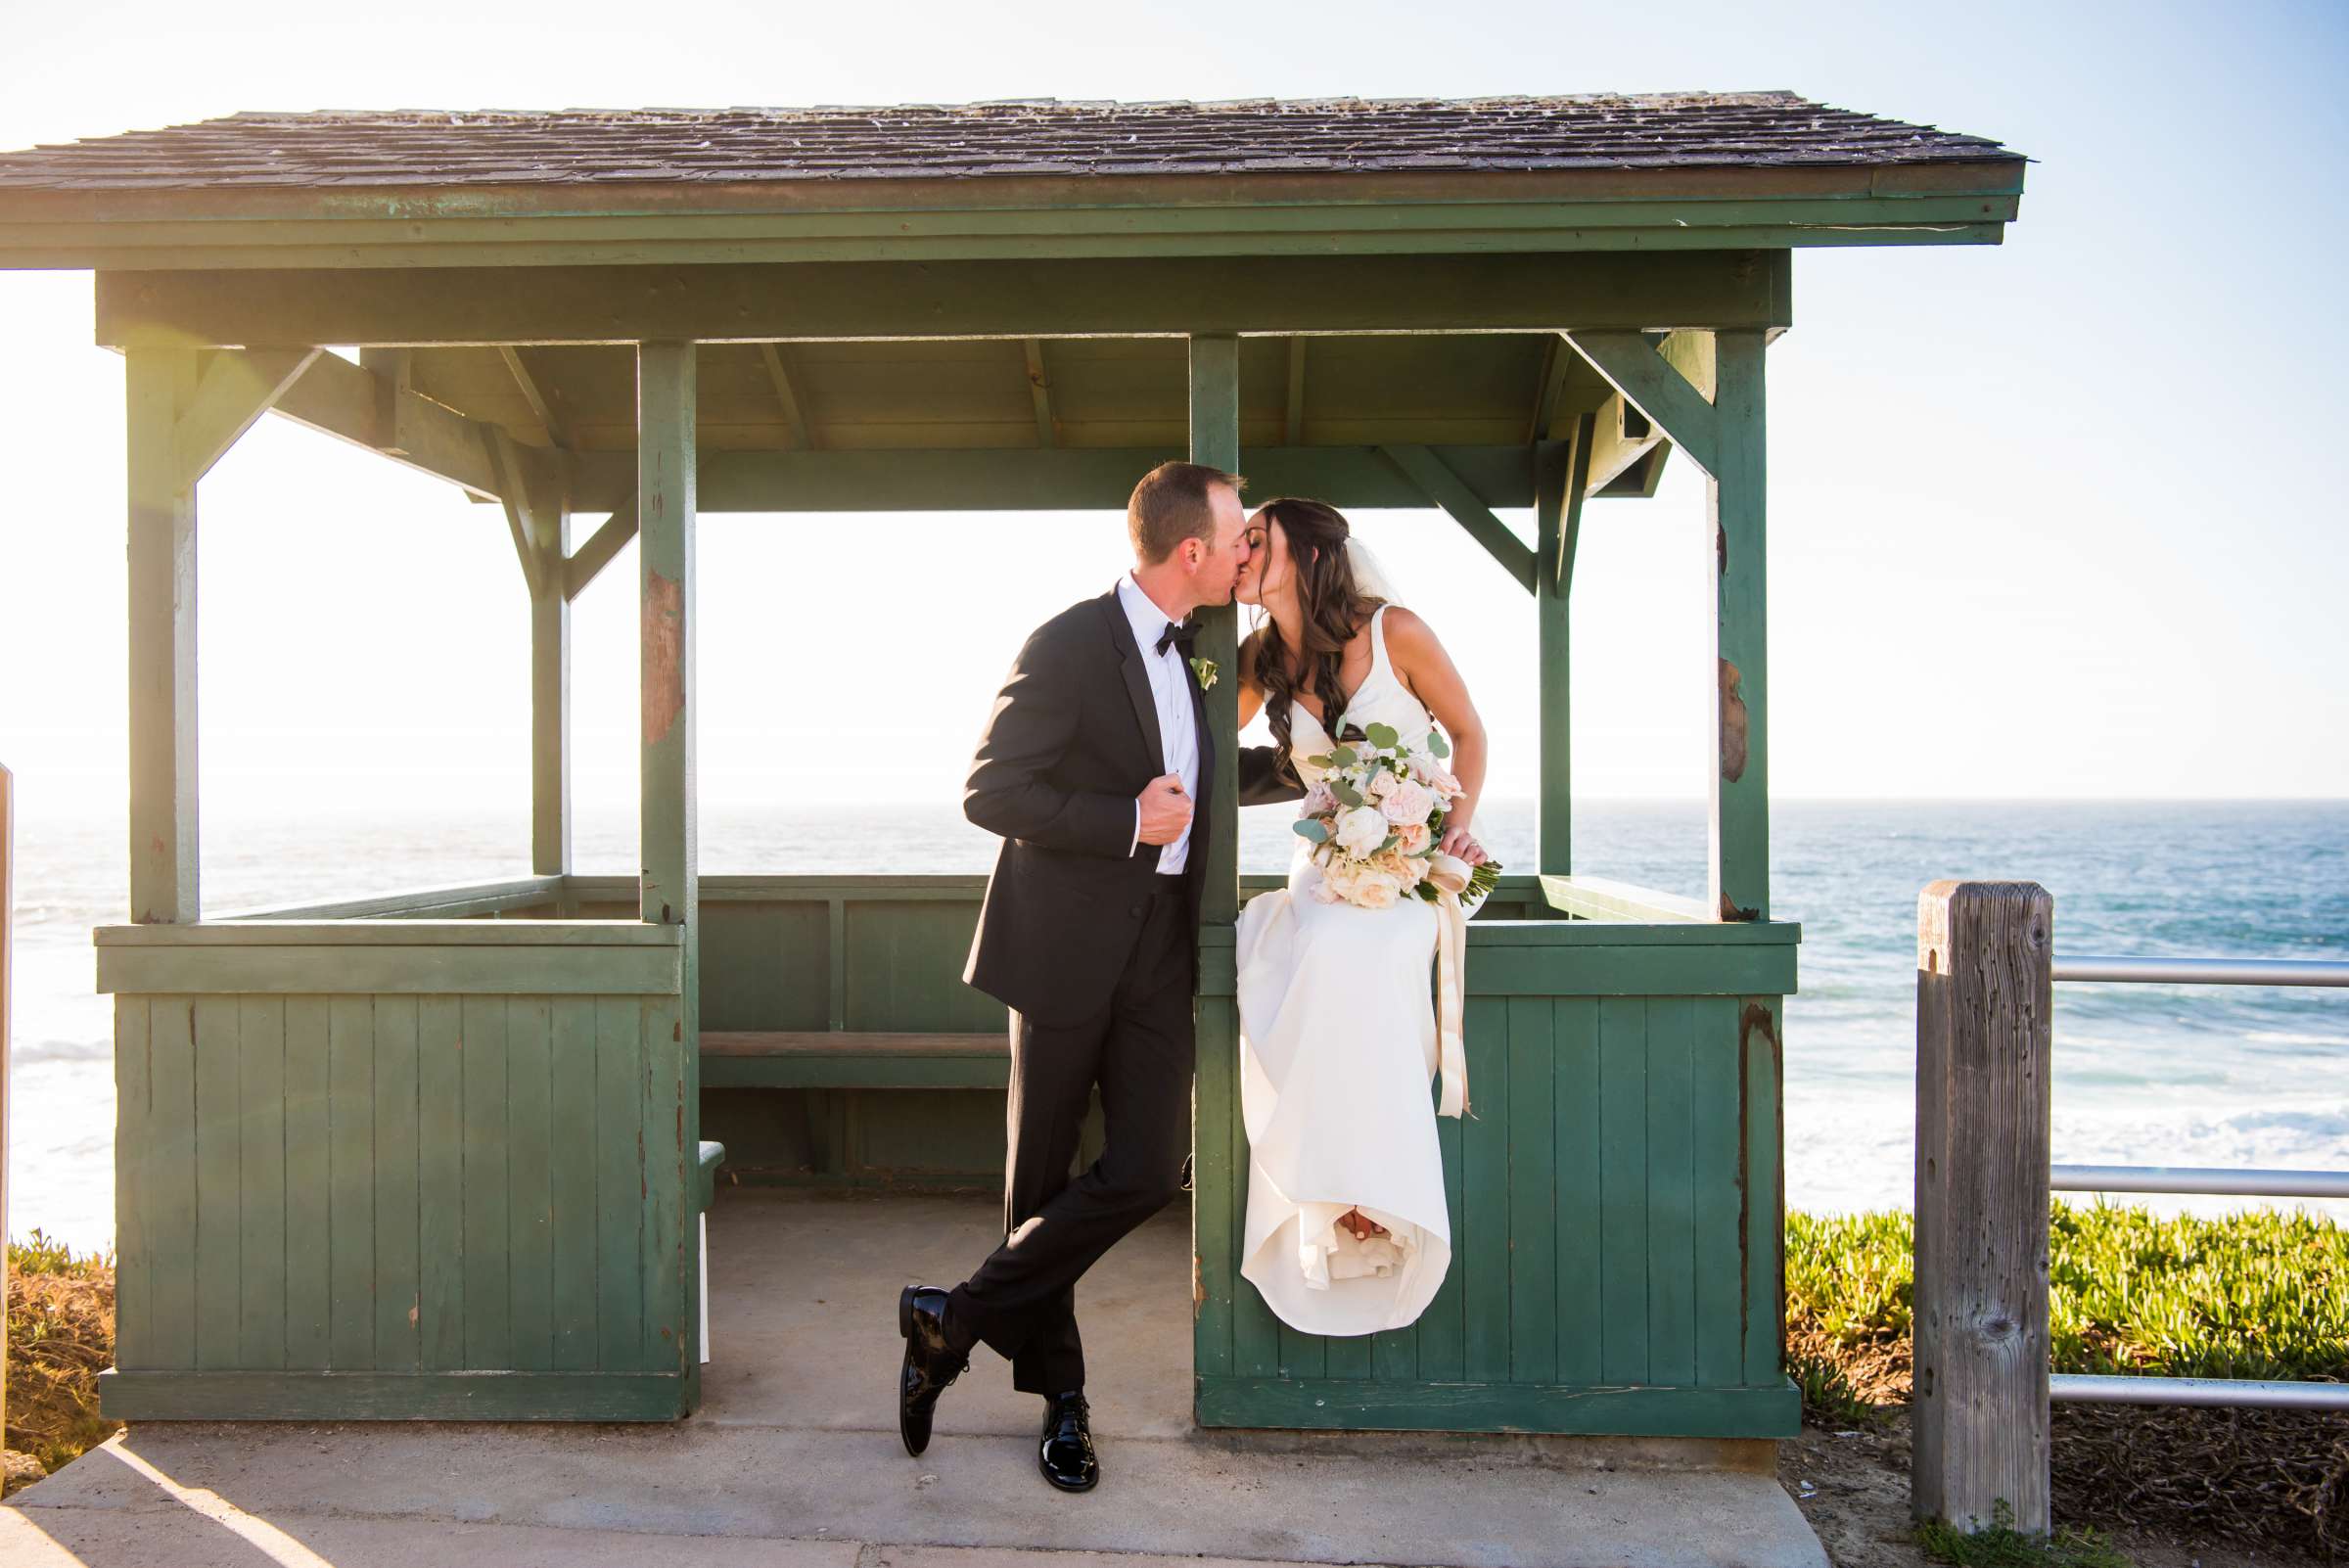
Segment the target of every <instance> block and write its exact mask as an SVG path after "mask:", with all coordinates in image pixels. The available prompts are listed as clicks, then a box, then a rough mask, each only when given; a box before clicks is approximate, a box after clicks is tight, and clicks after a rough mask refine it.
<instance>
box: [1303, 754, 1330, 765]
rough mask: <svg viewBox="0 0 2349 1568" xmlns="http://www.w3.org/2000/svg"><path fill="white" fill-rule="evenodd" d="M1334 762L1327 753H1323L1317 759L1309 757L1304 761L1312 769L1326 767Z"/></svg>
mask: <svg viewBox="0 0 2349 1568" xmlns="http://www.w3.org/2000/svg"><path fill="white" fill-rule="evenodd" d="M1306 761H1307V762H1309V763H1311V764H1312V765H1313V766H1314V767H1327V766H1329V765H1330V763H1331V762H1332V761H1335V759H1334V758H1332V757H1331V756H1330V755H1329V753H1327V752H1323V753H1322V754H1321V755H1320V756H1318V757H1309V758H1307V759H1306Z"/></svg>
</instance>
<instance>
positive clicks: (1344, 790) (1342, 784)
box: [1329, 778, 1362, 806]
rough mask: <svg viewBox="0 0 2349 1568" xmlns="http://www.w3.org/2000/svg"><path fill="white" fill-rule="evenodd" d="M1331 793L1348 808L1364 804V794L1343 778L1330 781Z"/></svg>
mask: <svg viewBox="0 0 2349 1568" xmlns="http://www.w3.org/2000/svg"><path fill="white" fill-rule="evenodd" d="M1329 793H1330V794H1332V795H1335V796H1336V797H1337V798H1338V799H1339V800H1341V801H1343V802H1345V803H1346V804H1347V805H1348V806H1359V805H1361V804H1362V792H1361V791H1360V790H1358V789H1356V788H1355V787H1354V786H1353V785H1351V784H1349V783H1347V782H1346V781H1345V780H1344V779H1342V778H1333V779H1331V780H1330V781H1329Z"/></svg>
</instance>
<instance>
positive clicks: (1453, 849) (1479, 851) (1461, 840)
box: [1436, 825, 1493, 865]
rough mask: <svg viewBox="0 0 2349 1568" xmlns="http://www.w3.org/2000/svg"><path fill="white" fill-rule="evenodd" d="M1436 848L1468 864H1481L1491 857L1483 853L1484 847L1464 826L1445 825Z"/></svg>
mask: <svg viewBox="0 0 2349 1568" xmlns="http://www.w3.org/2000/svg"><path fill="white" fill-rule="evenodd" d="M1436 848H1437V849H1439V850H1441V851H1443V852H1444V853H1446V854H1456V855H1458V856H1459V857H1460V858H1461V859H1463V860H1465V861H1467V862H1468V863H1469V864H1470V865H1482V864H1484V863H1485V862H1486V861H1487V860H1490V859H1492V858H1493V857H1492V856H1491V855H1489V854H1487V853H1485V847H1484V846H1483V845H1481V844H1479V843H1477V842H1476V840H1475V839H1474V838H1473V837H1471V836H1470V835H1469V832H1468V829H1467V828H1466V827H1465V826H1456V827H1455V826H1451V825H1447V826H1446V827H1445V829H1444V837H1443V839H1442V841H1441V842H1440V843H1438V844H1437V846H1436Z"/></svg>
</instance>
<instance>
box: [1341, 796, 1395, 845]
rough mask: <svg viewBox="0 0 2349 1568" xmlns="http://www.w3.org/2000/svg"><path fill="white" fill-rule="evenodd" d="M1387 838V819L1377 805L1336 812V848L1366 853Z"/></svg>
mask: <svg viewBox="0 0 2349 1568" xmlns="http://www.w3.org/2000/svg"><path fill="white" fill-rule="evenodd" d="M1386 839H1387V819H1386V817H1384V816H1382V815H1381V814H1380V813H1379V811H1378V809H1377V807H1369V806H1357V807H1353V808H1351V809H1349V810H1345V811H1341V812H1339V813H1338V848H1340V849H1342V850H1344V851H1345V852H1346V853H1349V854H1368V853H1371V852H1373V851H1375V850H1376V849H1377V848H1378V847H1379V846H1380V845H1381V844H1384V843H1385V842H1386Z"/></svg>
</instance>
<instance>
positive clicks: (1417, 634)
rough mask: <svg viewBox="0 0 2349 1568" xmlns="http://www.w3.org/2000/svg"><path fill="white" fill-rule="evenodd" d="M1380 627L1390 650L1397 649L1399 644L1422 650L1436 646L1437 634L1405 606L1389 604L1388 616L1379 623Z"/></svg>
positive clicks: (1387, 608)
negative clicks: (1384, 633) (1383, 631)
mask: <svg viewBox="0 0 2349 1568" xmlns="http://www.w3.org/2000/svg"><path fill="white" fill-rule="evenodd" d="M1379 625H1380V626H1381V627H1382V628H1383V629H1384V630H1385V632H1386V636H1387V646H1388V647H1389V648H1395V647H1397V646H1398V645H1399V644H1402V645H1407V646H1412V647H1422V648H1426V647H1433V646H1435V642H1436V633H1435V631H1434V629H1433V628H1432V627H1430V626H1429V625H1428V623H1426V622H1425V621H1422V620H1421V619H1420V618H1419V617H1418V615H1417V614H1415V613H1414V612H1413V611H1411V610H1409V609H1408V608H1406V607H1405V606H1403V605H1400V604H1389V605H1388V606H1387V607H1386V615H1385V617H1384V618H1383V619H1382V620H1381V621H1380V622H1379Z"/></svg>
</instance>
